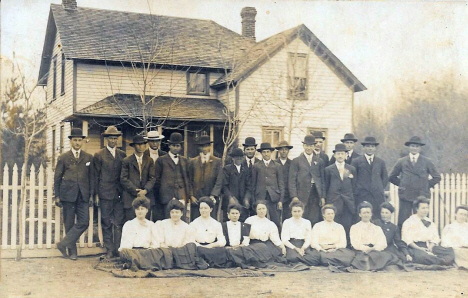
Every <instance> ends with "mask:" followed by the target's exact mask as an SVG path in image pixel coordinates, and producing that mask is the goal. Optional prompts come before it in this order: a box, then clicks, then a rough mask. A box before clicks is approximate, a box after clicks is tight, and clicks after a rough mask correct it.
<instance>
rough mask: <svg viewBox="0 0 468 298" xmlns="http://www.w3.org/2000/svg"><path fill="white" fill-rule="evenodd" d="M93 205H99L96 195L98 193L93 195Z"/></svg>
mask: <svg viewBox="0 0 468 298" xmlns="http://www.w3.org/2000/svg"><path fill="white" fill-rule="evenodd" d="M94 205H95V206H96V207H99V196H98V195H95V196H94Z"/></svg>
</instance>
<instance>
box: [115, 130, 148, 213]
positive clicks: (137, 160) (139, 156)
mask: <svg viewBox="0 0 468 298" xmlns="http://www.w3.org/2000/svg"><path fill="white" fill-rule="evenodd" d="M146 143H147V141H146V140H145V139H144V138H143V137H142V136H139V135H137V136H135V137H133V141H132V143H130V146H132V147H133V150H134V154H132V155H130V156H127V157H126V158H124V160H123V161H122V172H121V173H120V184H121V185H122V188H123V203H124V210H125V221H129V220H132V219H134V218H135V212H134V211H133V208H132V201H133V200H134V199H135V198H136V197H146V195H147V194H148V193H149V192H150V191H151V190H152V189H153V187H154V183H155V176H154V169H155V167H154V162H153V160H152V159H151V158H150V157H149V156H146V155H144V154H143V152H145V150H146ZM149 199H150V201H151V198H149ZM153 200H154V197H153ZM149 216H150V215H149V212H148V213H147V215H146V217H147V218H148V219H149Z"/></svg>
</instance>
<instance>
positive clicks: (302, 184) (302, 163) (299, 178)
mask: <svg viewBox="0 0 468 298" xmlns="http://www.w3.org/2000/svg"><path fill="white" fill-rule="evenodd" d="M324 170H325V163H324V161H323V160H322V159H321V158H319V157H318V156H317V155H313V157H312V164H311V165H310V166H309V162H308V161H307V157H305V155H304V153H301V155H299V156H298V157H296V158H295V159H293V161H292V163H291V168H290V169H289V194H290V196H291V198H294V197H298V198H299V200H300V201H301V202H303V203H307V201H308V199H309V196H310V190H311V188H312V183H311V181H312V178H314V183H315V187H316V188H317V192H318V194H319V196H320V198H324V197H325V181H324V179H325V171H324Z"/></svg>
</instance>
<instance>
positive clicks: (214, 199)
mask: <svg viewBox="0 0 468 298" xmlns="http://www.w3.org/2000/svg"><path fill="white" fill-rule="evenodd" d="M210 199H211V200H212V201H213V203H214V204H216V198H215V197H214V196H210Z"/></svg>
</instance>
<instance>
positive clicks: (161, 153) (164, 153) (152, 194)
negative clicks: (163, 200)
mask: <svg viewBox="0 0 468 298" xmlns="http://www.w3.org/2000/svg"><path fill="white" fill-rule="evenodd" d="M143 154H144V155H146V156H148V157H149V158H151V155H150V152H149V149H146V150H145V152H143ZM166 154H167V152H166V151H163V150H161V149H158V155H159V157H161V156H163V155H166ZM159 157H158V159H159ZM154 167H155V169H156V162H155V161H154ZM146 196H147V197H148V198H153V199H154V201H158V198H157V195H156V193H154V187H153V188H152V189H151V191H149V192H148V193H147V194H146Z"/></svg>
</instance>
